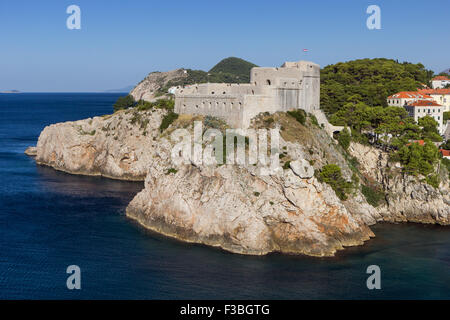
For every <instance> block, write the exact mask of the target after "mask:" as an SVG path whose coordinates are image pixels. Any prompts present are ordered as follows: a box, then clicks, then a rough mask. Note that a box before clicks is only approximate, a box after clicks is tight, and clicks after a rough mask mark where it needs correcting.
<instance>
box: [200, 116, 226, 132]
mask: <svg viewBox="0 0 450 320" xmlns="http://www.w3.org/2000/svg"><path fill="white" fill-rule="evenodd" d="M203 124H204V125H205V127H207V128H213V129H218V130H225V129H226V128H227V127H228V125H227V123H226V122H225V121H224V120H222V119H219V118H217V117H213V116H206V117H205V119H204V120H203Z"/></svg>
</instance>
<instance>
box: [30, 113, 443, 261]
mask: <svg viewBox="0 0 450 320" xmlns="http://www.w3.org/2000/svg"><path fill="white" fill-rule="evenodd" d="M166 113H167V111H166V110H164V109H156V108H154V109H151V110H146V111H137V110H133V109H130V110H123V111H120V112H117V113H115V114H113V115H107V116H103V117H94V118H90V119H85V120H79V121H74V122H65V123H58V124H54V125H50V126H48V127H46V128H45V129H44V130H43V131H42V133H41V135H40V137H39V140H38V143H37V146H36V150H35V152H34V150H33V149H29V152H28V153H29V154H36V162H37V163H38V164H41V165H47V166H50V167H53V168H55V169H57V170H61V171H65V172H68V173H72V174H84V175H100V176H104V177H108V178H113V179H121V180H133V181H144V180H145V188H144V189H143V190H142V191H141V192H139V193H138V194H137V195H136V196H135V198H134V199H133V200H132V201H131V203H130V204H129V205H128V207H127V210H126V214H127V216H128V217H130V218H131V219H135V220H136V221H138V222H139V223H140V224H141V225H143V226H144V227H146V228H148V229H151V230H153V231H156V232H158V233H160V234H164V235H166V236H170V237H174V238H177V239H179V240H182V241H186V242H193V243H201V244H205V245H209V246H213V247H220V248H222V249H224V250H227V251H230V252H233V253H240V254H251V255H264V254H267V253H270V252H282V253H289V254H306V255H310V256H333V255H334V254H335V253H336V251H337V250H342V249H344V248H345V247H347V246H356V245H362V244H363V243H364V242H365V241H367V240H369V239H370V238H371V237H374V236H375V235H374V234H373V232H372V231H371V229H370V225H373V224H375V223H376V222H378V221H390V222H404V221H412V222H421V223H438V224H442V225H448V224H450V218H449V216H450V198H449V192H448V190H449V184H448V180H446V179H444V180H443V182H442V183H441V185H440V190H436V189H434V188H433V187H431V186H429V185H427V184H425V183H421V182H418V181H417V180H415V179H413V178H410V177H403V176H402V175H401V174H398V173H396V172H395V170H396V168H395V165H392V164H390V163H388V162H387V157H386V155H385V154H383V153H382V152H381V151H379V150H376V149H374V148H371V147H367V146H362V145H358V144H352V145H351V148H350V153H351V155H352V156H354V157H355V158H357V159H358V161H359V163H360V171H361V175H363V176H366V177H367V178H370V179H373V181H376V182H378V183H380V184H381V185H382V186H383V188H384V190H385V191H386V197H385V203H384V204H382V205H380V206H378V207H373V206H372V205H370V204H369V203H368V202H367V201H366V199H365V197H364V196H363V195H362V193H361V192H360V191H359V190H355V191H354V192H353V194H352V195H351V196H350V197H349V199H347V200H345V201H342V200H340V199H339V198H338V197H337V196H336V194H335V192H334V191H333V189H331V187H330V186H329V185H328V184H325V183H322V182H320V181H319V180H318V179H317V178H316V177H315V176H314V169H318V168H321V167H322V166H323V165H325V164H327V163H336V164H338V165H339V166H340V167H341V168H342V172H343V176H344V177H345V178H346V179H350V178H351V176H352V170H351V169H350V166H349V165H348V164H347V160H346V159H345V157H344V156H343V155H342V154H341V152H340V151H339V150H338V147H337V146H336V144H335V143H334V142H333V140H332V139H331V138H330V137H329V136H328V135H327V134H326V133H325V132H324V131H323V130H321V129H320V128H318V127H315V126H314V125H311V124H310V123H309V124H307V125H306V126H302V125H300V124H295V123H294V124H292V123H290V122H289V119H287V118H286V117H285V116H284V115H277V116H276V117H275V120H276V121H275V123H279V124H281V126H283V128H285V129H284V131H282V132H281V139H280V140H281V141H280V144H281V147H282V148H283V150H286V151H283V154H284V157H285V158H286V159H290V162H289V163H288V165H287V166H284V169H282V170H279V171H277V172H274V173H272V174H271V175H262V174H261V168H260V167H259V166H253V165H243V166H237V165H222V166H218V167H209V166H199V165H195V164H194V163H191V164H183V165H175V164H174V163H172V160H171V157H170V152H171V149H172V142H171V141H170V138H169V132H170V130H171V129H173V128H176V127H179V128H187V127H189V125H190V124H191V123H192V119H189V118H186V117H180V118H179V119H178V120H176V121H175V122H174V123H173V124H172V125H171V127H169V129H167V131H168V132H160V130H159V126H160V124H161V121H162V119H163V117H164V115H165V114H166ZM294 122H295V120H294ZM289 126H294V127H292V128H290V127H289ZM296 126H297V127H296ZM291 129H292V130H291ZM291 132H295V134H296V135H299V136H298V137H297V138H295V139H294V138H293V136H292V134H291ZM296 139H297V140H296ZM27 150H28V149H27ZM32 151H33V152H32ZM299 167H302V168H303V169H304V170H300V171H301V172H300V171H299V169H298V168H299ZM387 168H389V169H387Z"/></svg>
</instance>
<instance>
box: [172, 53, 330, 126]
mask: <svg viewBox="0 0 450 320" xmlns="http://www.w3.org/2000/svg"><path fill="white" fill-rule="evenodd" d="M319 107H320V67H319V65H317V64H315V63H313V62H309V61H298V62H285V63H284V64H283V65H282V66H281V67H279V68H261V67H254V68H252V69H251V71H250V83H246V84H227V83H204V84H194V85H189V86H185V87H183V88H181V87H180V88H177V89H176V91H175V112H176V113H179V114H199V115H209V116H214V117H217V118H221V119H223V120H225V121H226V122H227V123H228V124H229V125H230V126H232V127H235V128H247V127H248V126H249V125H250V120H251V119H252V118H253V117H255V116H256V115H257V114H259V113H260V112H270V113H274V112H277V111H288V110H293V109H303V110H305V111H306V112H310V113H314V114H318V115H319V116H318V117H317V116H316V117H317V118H318V120H319V122H321V121H320V120H323V119H325V121H326V118H325V116H324V115H323V113H322V112H321V111H320V108H319Z"/></svg>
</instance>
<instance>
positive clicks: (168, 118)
mask: <svg viewBox="0 0 450 320" xmlns="http://www.w3.org/2000/svg"><path fill="white" fill-rule="evenodd" d="M176 119H178V113H175V112H173V111H169V112H168V113H167V114H166V115H165V116H164V118H163V119H162V121H161V125H160V126H159V131H160V132H163V131H164V130H166V129H167V128H168V127H169V126H170V125H171V124H172V122H174V121H175V120H176Z"/></svg>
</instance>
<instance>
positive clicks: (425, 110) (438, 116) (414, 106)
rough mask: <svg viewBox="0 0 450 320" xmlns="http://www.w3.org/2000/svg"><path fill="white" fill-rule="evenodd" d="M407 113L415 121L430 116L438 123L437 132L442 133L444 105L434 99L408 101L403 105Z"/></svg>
mask: <svg viewBox="0 0 450 320" xmlns="http://www.w3.org/2000/svg"><path fill="white" fill-rule="evenodd" d="M404 108H405V109H406V111H408V113H409V115H410V116H411V117H413V118H414V120H415V121H416V122H418V121H419V118H423V117H425V116H430V117H432V118H434V120H436V122H437V123H438V131H439V134H443V133H444V131H445V127H444V107H443V106H442V105H440V104H438V103H436V102H434V101H429V100H417V101H414V102H410V103H408V104H406V105H405V106H404Z"/></svg>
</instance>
